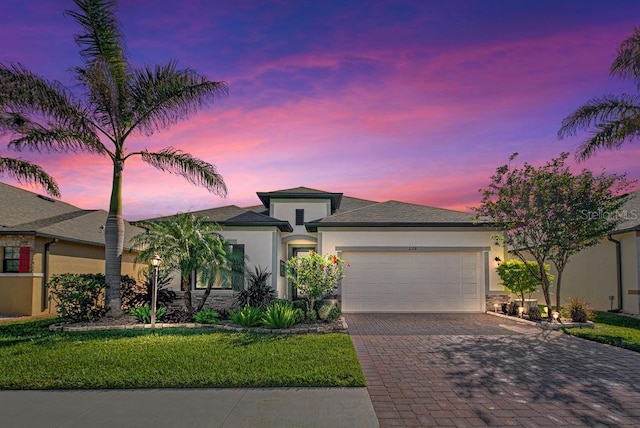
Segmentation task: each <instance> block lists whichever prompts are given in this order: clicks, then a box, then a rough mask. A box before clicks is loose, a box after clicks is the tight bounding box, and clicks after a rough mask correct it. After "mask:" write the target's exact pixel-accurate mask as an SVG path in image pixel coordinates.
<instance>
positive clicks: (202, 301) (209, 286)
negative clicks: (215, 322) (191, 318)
mask: <svg viewBox="0 0 640 428" xmlns="http://www.w3.org/2000/svg"><path fill="white" fill-rule="evenodd" d="M208 282H209V283H208V284H207V289H206V290H204V294H203V295H202V300H201V301H200V304H198V308H197V309H196V312H200V311H201V310H202V309H203V308H204V304H205V302H206V301H207V299H208V298H209V294H211V288H212V287H213V283H214V282H217V283H218V284H220V283H221V279H220V271H217V272H216V278H215V281H208Z"/></svg>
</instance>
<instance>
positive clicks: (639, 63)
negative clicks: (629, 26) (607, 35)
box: [610, 28, 640, 88]
mask: <svg viewBox="0 0 640 428" xmlns="http://www.w3.org/2000/svg"><path fill="white" fill-rule="evenodd" d="M610 72H611V75H613V76H619V77H622V78H631V79H635V80H637V84H638V87H639V88H640V32H639V31H638V29H637V28H634V29H633V33H632V34H631V36H630V37H629V38H627V39H625V40H624V41H623V42H622V43H621V44H620V46H619V47H618V54H617V56H616V58H615V59H614V60H613V63H612V64H611V69H610Z"/></svg>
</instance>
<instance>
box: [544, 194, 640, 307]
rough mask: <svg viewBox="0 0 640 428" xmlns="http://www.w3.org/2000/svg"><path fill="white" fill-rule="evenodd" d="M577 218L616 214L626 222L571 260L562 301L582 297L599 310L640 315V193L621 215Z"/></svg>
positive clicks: (585, 214) (564, 278)
mask: <svg viewBox="0 0 640 428" xmlns="http://www.w3.org/2000/svg"><path fill="white" fill-rule="evenodd" d="M576 215H580V216H582V217H584V219H585V221H589V217H590V216H603V215H609V216H610V215H614V216H618V217H619V218H620V219H622V223H620V224H619V225H618V227H617V228H616V229H615V230H614V231H612V232H611V233H610V234H609V235H608V236H607V237H605V238H603V239H602V241H601V242H600V243H599V244H597V245H595V246H593V247H590V248H587V249H585V250H583V251H581V252H580V253H578V254H576V255H574V256H572V257H571V258H570V259H569V263H568V264H567V266H566V268H565V270H564V273H563V277H562V289H561V295H562V300H563V301H566V300H567V299H568V298H570V297H574V296H579V297H582V298H584V299H585V300H586V301H587V302H589V303H590V304H591V306H592V307H593V308H594V309H597V310H602V311H607V310H611V309H613V310H621V311H622V312H625V313H629V314H640V190H638V191H635V192H633V193H631V194H630V197H629V199H628V200H627V202H626V203H625V205H624V207H623V208H622V209H621V210H620V211H619V212H615V213H598V212H595V213H576ZM552 271H553V269H552ZM553 273H554V274H555V272H553ZM551 291H552V292H553V291H554V289H553V288H552V289H551ZM537 297H539V296H537ZM539 301H540V300H539Z"/></svg>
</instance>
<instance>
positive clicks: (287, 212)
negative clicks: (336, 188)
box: [269, 199, 331, 234]
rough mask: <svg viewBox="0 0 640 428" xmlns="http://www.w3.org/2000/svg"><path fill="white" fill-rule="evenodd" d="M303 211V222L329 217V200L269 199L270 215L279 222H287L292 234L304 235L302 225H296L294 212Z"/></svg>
mask: <svg viewBox="0 0 640 428" xmlns="http://www.w3.org/2000/svg"><path fill="white" fill-rule="evenodd" d="M297 209H303V210H304V221H305V222H309V221H313V220H318V219H321V218H323V217H327V216H329V215H331V201H330V200H329V199H296V200H290V199H271V207H270V210H269V212H270V215H271V217H275V218H277V219H279V220H286V221H288V222H289V223H290V224H291V226H292V227H293V234H306V233H307V230H306V229H305V227H304V225H296V210H297Z"/></svg>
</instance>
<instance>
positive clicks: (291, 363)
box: [0, 318, 365, 389]
mask: <svg viewBox="0 0 640 428" xmlns="http://www.w3.org/2000/svg"><path fill="white" fill-rule="evenodd" d="M53 322H54V319H51V318H49V319H36V320H28V321H17V322H3V323H1V324H0V389H85V388H203V387H207V388H212V387H213V388H217V387H278V386H288V387H293V386H364V385H365V379H364V375H363V374H362V369H361V368H360V364H359V363H358V359H357V356H356V353H355V349H354V347H353V344H352V342H351V338H350V337H349V336H348V335H347V334H341V333H331V334H322V335H319V334H309V335H291V336H287V335H282V336H280V335H278V336H275V335H267V334H252V333H233V332H213V331H211V330H193V329H177V328H176V329H162V330H158V331H157V332H155V333H152V332H150V331H149V330H115V331H98V332H81V333H51V332H49V331H48V329H47V327H48V325H49V324H51V323H53Z"/></svg>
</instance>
